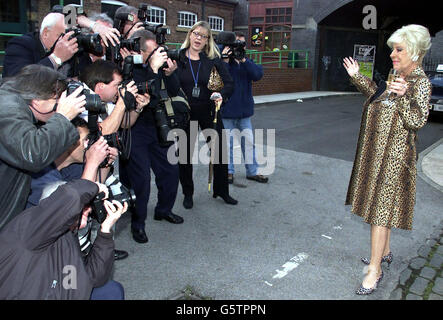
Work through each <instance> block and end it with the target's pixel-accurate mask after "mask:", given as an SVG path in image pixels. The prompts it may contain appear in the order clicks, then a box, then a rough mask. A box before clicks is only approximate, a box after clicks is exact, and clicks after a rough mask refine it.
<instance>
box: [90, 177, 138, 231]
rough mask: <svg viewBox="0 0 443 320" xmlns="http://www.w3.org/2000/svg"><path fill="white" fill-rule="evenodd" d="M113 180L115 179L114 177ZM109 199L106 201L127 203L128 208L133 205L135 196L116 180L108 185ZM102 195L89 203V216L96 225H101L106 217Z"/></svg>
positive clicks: (101, 193)
mask: <svg viewBox="0 0 443 320" xmlns="http://www.w3.org/2000/svg"><path fill="white" fill-rule="evenodd" d="M114 178H115V177H114ZM108 189H109V197H108V199H107V200H109V201H112V200H117V201H119V202H120V203H122V204H124V203H125V202H127V203H128V207H130V206H134V205H135V199H136V197H135V194H134V191H133V190H130V189H128V188H126V187H125V186H124V185H123V184H122V183H121V182H120V181H119V180H118V179H117V178H115V180H114V181H113V183H112V184H111V185H108ZM104 196H105V195H104V193H103V192H100V193H99V194H98V195H96V196H95V198H94V200H93V201H92V203H91V208H92V211H91V214H90V216H91V217H92V218H93V219H95V220H97V222H98V223H100V224H101V223H103V221H105V219H106V217H107V212H106V208H105V206H104V204H103V198H104Z"/></svg>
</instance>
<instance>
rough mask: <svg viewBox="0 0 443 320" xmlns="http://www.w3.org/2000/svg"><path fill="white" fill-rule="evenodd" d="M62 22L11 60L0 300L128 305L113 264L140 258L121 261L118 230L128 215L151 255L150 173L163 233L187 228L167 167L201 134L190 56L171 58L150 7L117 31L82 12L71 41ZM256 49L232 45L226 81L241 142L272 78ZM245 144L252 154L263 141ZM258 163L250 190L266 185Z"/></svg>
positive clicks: (6, 86) (226, 112)
mask: <svg viewBox="0 0 443 320" xmlns="http://www.w3.org/2000/svg"><path fill="white" fill-rule="evenodd" d="M52 11H53V12H51V13H49V14H48V15H47V16H46V17H45V18H44V19H43V21H42V23H41V26H40V30H39V31H38V32H32V33H28V34H25V35H23V36H21V37H16V38H13V39H12V40H11V41H9V42H8V45H7V48H6V55H5V59H4V69H3V79H2V81H1V83H0V101H1V103H0V105H1V107H0V131H1V132H0V176H1V177H2V181H3V183H2V185H1V186H0V189H1V190H0V191H1V193H0V194H1V195H0V205H1V207H2V212H1V214H0V299H123V298H124V290H123V288H122V286H121V285H120V284H119V283H117V282H115V281H112V280H110V279H111V272H112V266H113V261H114V260H119V259H124V258H125V257H127V256H128V253H127V252H125V251H123V250H117V249H115V247H114V240H113V238H114V231H115V223H116V222H117V220H118V219H119V218H120V216H121V215H122V214H123V213H124V212H125V211H127V210H128V208H129V209H130V210H131V212H132V216H131V232H132V236H133V239H134V240H135V241H137V242H139V243H146V242H148V237H147V235H146V232H145V220H146V216H147V205H148V201H149V198H150V185H151V169H152V171H153V172H154V174H155V183H156V185H157V189H158V197H157V198H158V201H157V205H156V207H155V212H154V219H156V220H166V221H168V222H170V223H173V224H180V223H183V218H182V217H180V216H178V215H176V214H174V213H173V212H172V208H173V206H174V203H175V199H176V196H177V190H178V184H179V166H178V165H177V164H176V163H177V161H171V159H170V158H168V157H171V155H170V154H168V149H169V148H168V147H170V146H171V144H173V143H174V141H170V140H168V139H169V136H168V134H169V132H170V130H171V129H174V128H178V129H183V130H186V129H188V126H189V121H190V119H191V113H192V110H191V109H190V107H189V104H188V97H187V96H186V94H185V93H184V91H183V90H182V86H183V85H182V84H181V83H180V79H179V76H178V75H177V72H178V71H176V70H177V69H178V65H177V64H178V60H179V59H180V54H179V53H180V52H179V50H169V49H168V48H167V47H166V46H165V42H166V39H165V35H166V29H165V28H162V26H161V25H156V26H155V25H152V24H150V23H148V22H147V5H145V4H141V5H140V7H139V8H138V9H137V8H134V7H131V6H124V7H121V8H119V9H118V10H117V11H116V13H115V19H114V21H112V20H111V19H110V18H109V17H107V16H106V15H105V14H95V15H92V16H90V17H87V16H86V14H85V13H84V12H81V11H80V12H77V20H76V23H77V27H76V28H69V29H68V28H67V26H66V24H65V16H64V14H63V11H62V8H60V7H58V6H55V7H54V8H53V10H52ZM207 31H208V32H210V30H207ZM242 37H243V38H242ZM199 39H202V37H200V38H199ZM206 40H208V41H214V40H213V38H212V34H209V35H207V36H206ZM244 48H245V42H244V36H242V35H241V36H239V37H237V38H236V37H235V35H234V34H233V33H226V35H221V36H220V41H219V48H218V49H217V50H218V52H219V53H218V54H219V56H220V54H221V53H222V52H223V56H222V58H223V59H224V61H225V63H226V64H225V65H223V63H221V64H220V65H221V68H225V70H219V71H221V72H220V73H223V72H225V71H226V73H228V70H230V72H231V74H232V75H233V77H234V81H235V84H236V86H239V88H241V92H239V91H238V90H237V91H236V90H234V93H232V92H231V93H230V94H229V95H231V94H232V97H233V98H232V100H230V101H229V100H228V99H227V98H229V96H228V97H225V98H226V99H225V105H227V107H226V108H222V112H221V116H222V117H223V123H225V127H226V128H228V129H234V128H240V127H238V126H237V125H236V123H240V124H241V125H242V128H244V127H245V128H247V129H249V130H252V126H251V124H250V117H251V116H252V114H253V100H252V92H251V81H257V80H259V79H260V78H261V77H262V75H263V70H262V69H261V67H259V66H257V65H255V64H254V63H253V62H252V61H250V60H249V59H247V58H245V55H244V54H245V50H244ZM182 55H183V54H182ZM239 68H240V69H239ZM228 77H229V73H228ZM197 78H198V74H197ZM224 80H225V84H226V85H228V84H229V82H232V81H233V80H232V79H231V78H230V77H229V78H228V79H224ZM231 85H232V84H231ZM193 95H194V93H193ZM226 102H228V103H229V104H228V103H226ZM242 108H243V109H245V110H243V111H242ZM215 116H216V117H217V116H220V115H217V113H216V115H215ZM220 122H221V121H220ZM245 123H246V124H245ZM248 137H249V136H248ZM230 143H231V148H232V141H231V142H230ZM246 144H247V145H248V146H249V147H250V148H249V149H250V151H251V150H252V151H251V152H253V137H252V134H251V136H250V138H248V139H247V141H246ZM251 146H252V147H251ZM242 150H243V153H244V143H243V144H242ZM248 152H249V151H248ZM231 154H232V151H231ZM244 155H245V153H244ZM175 156H176V157H177V159H178V153H177V152H176V153H175ZM245 157H246V155H245ZM252 158H253V159H254V161H253V162H251V163H253V164H252V165H249V167H247V168H246V169H247V178H248V179H251V180H256V181H258V182H267V178H265V177H263V176H260V175H257V172H256V169H257V165H256V162H255V156H254V155H253V153H252ZM231 163H232V159H231ZM233 173H234V172H233V166H230V167H229V174H230V176H231V177H232V176H233ZM191 174H192V171H191ZM232 181H233V178H232V179H231V180H230V182H231V183H232ZM214 196H215V194H214ZM229 199H231V200H232V201H231V203H230V204H236V203H237V201H236V200H234V199H232V198H229ZM224 200H225V202H227V203H229V202H228V201H227V200H226V199H225V198H224ZM185 207H186V206H185ZM60 266H61V267H60ZM65 266H69V267H72V269H69V268H68V269H67V270H65ZM30 270H31V271H30ZM70 270H71V273H70ZM72 270H74V271H72ZM73 289H76V290H73Z"/></svg>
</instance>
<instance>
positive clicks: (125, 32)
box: [114, 6, 144, 39]
mask: <svg viewBox="0 0 443 320" xmlns="http://www.w3.org/2000/svg"><path fill="white" fill-rule="evenodd" d="M138 11H139V10H138V9H137V8H135V7H133V6H122V7H120V8H118V9H117V10H116V11H115V15H114V16H115V19H114V21H115V23H114V27H115V28H117V29H118V31H120V34H121V35H122V37H123V38H125V39H129V38H131V37H132V35H133V34H134V33H135V32H136V31H138V30H144V27H143V22H141V21H139V19H138Z"/></svg>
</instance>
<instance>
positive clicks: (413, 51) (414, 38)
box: [387, 24, 431, 64]
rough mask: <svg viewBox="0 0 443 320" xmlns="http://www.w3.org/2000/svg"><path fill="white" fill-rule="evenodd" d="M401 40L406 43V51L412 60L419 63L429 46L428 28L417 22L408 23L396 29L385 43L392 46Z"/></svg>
mask: <svg viewBox="0 0 443 320" xmlns="http://www.w3.org/2000/svg"><path fill="white" fill-rule="evenodd" d="M401 42H404V44H405V45H406V51H407V53H408V54H409V56H410V57H411V59H412V61H418V62H419V63H420V64H421V62H422V60H423V57H424V56H425V54H426V52H427V51H428V50H429V49H430V48H431V36H430V34H429V30H428V29H427V28H426V27H423V26H421V25H418V24H409V25H407V26H404V27H402V28H400V29H398V30H397V31H395V32H394V33H393V34H392V35H391V36H390V37H389V39H388V41H387V44H388V46H389V47H390V48H392V47H393V46H394V43H401Z"/></svg>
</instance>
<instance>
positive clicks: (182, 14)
mask: <svg viewBox="0 0 443 320" xmlns="http://www.w3.org/2000/svg"><path fill="white" fill-rule="evenodd" d="M177 14H178V26H179V27H192V26H193V25H194V24H195V23H196V22H197V15H196V14H195V13H192V12H188V11H179V12H178V13H177Z"/></svg>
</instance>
